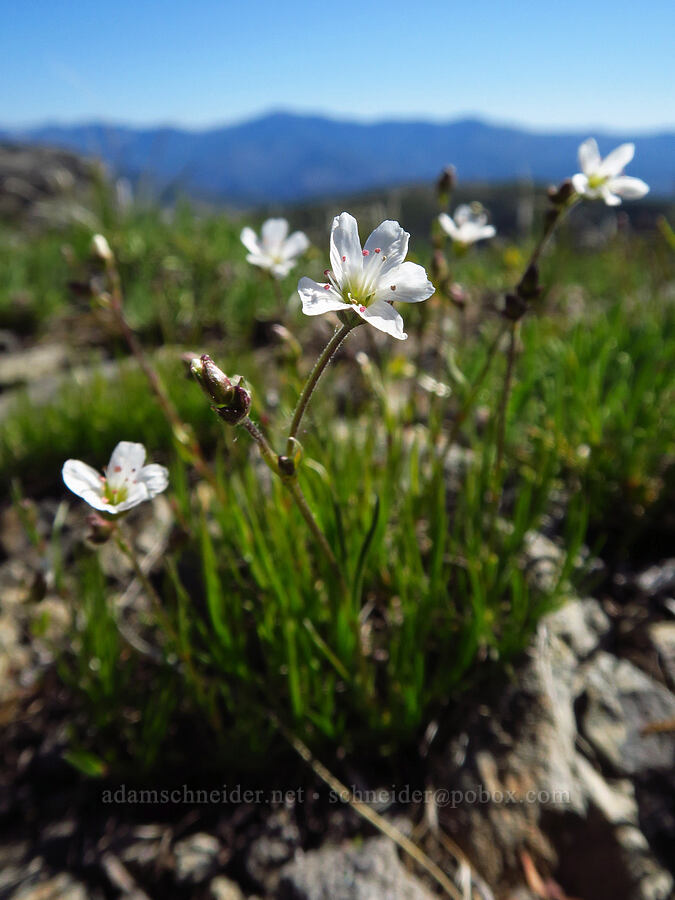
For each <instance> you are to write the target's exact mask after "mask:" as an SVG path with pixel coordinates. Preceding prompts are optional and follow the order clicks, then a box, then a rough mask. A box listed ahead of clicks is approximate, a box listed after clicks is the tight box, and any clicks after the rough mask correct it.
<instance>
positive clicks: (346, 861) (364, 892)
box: [277, 838, 432, 900]
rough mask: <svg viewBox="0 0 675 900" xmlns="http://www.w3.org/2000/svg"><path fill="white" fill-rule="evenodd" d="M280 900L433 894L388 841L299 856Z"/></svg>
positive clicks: (390, 899) (377, 899)
mask: <svg viewBox="0 0 675 900" xmlns="http://www.w3.org/2000/svg"><path fill="white" fill-rule="evenodd" d="M277 897H278V898H279V900H431V898H432V895H431V894H430V893H429V891H428V890H427V889H426V888H425V887H424V885H422V883H421V882H419V881H418V880H417V879H416V878H414V877H413V876H412V875H410V874H408V872H407V871H406V870H405V868H404V867H403V865H402V864H401V862H400V860H399V858H398V855H397V853H396V849H395V847H394V845H393V844H392V842H391V841H390V840H388V839H387V838H370V839H368V840H366V841H364V842H363V844H361V845H360V846H356V845H354V844H346V845H344V846H340V847H335V846H333V847H331V846H325V847H322V848H321V849H320V850H312V851H310V852H309V853H302V852H299V853H298V854H297V855H296V858H295V859H294V860H293V862H292V863H289V864H288V865H287V866H285V867H284V869H283V870H282V874H281V881H280V883H279V890H278V893H277Z"/></svg>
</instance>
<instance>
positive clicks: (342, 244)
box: [330, 212, 363, 285]
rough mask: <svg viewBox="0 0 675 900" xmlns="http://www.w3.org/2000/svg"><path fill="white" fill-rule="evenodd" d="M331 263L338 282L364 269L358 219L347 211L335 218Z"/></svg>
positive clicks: (331, 240)
mask: <svg viewBox="0 0 675 900" xmlns="http://www.w3.org/2000/svg"><path fill="white" fill-rule="evenodd" d="M330 264H331V268H332V269H333V274H334V275H335V278H336V279H337V281H338V283H339V284H340V285H342V283H343V282H344V281H346V280H348V279H349V278H350V277H352V276H353V275H356V276H358V275H359V274H360V273H361V272H362V271H363V253H362V251H361V241H360V240H359V228H358V225H357V224H356V219H355V218H354V216H351V215H350V214H349V213H347V212H343V213H340V215H339V216H335V218H334V219H333V228H332V231H331V233H330Z"/></svg>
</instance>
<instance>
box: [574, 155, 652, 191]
mask: <svg viewBox="0 0 675 900" xmlns="http://www.w3.org/2000/svg"><path fill="white" fill-rule="evenodd" d="M634 154H635V144H621V146H620V147H617V148H616V150H612V152H611V153H610V154H609V156H606V157H605V158H604V159H602V158H601V156H600V152H599V151H598V145H597V143H596V140H595V138H589V139H588V140H587V141H584V142H583V144H581V146H580V147H579V165H580V166H581V172H580V173H578V174H577V175H574V176H572V184H573V185H574V190H575V191H576V192H577V194H580V195H581V196H582V197H588V199H589V200H595V199H597V198H602V199H603V200H604V201H605V203H606V204H607V206H618V205H619V204H620V203H621V198H622V197H625V198H626V200H639V199H640V197H644V195H645V194H646V193H647V192H648V191H649V185H647V184H645V183H644V181H642V179H641V178H631V177H630V176H629V175H623V174H622V172H623V170H624V168H625V167H626V166H627V165H628V163H629V162H630V161H631V159H632V158H633V155H634Z"/></svg>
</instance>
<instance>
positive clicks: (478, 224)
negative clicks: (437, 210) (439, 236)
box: [438, 203, 497, 247]
mask: <svg viewBox="0 0 675 900" xmlns="http://www.w3.org/2000/svg"><path fill="white" fill-rule="evenodd" d="M487 220H488V217H487V214H486V213H485V212H484V210H483V207H482V206H481V205H480V204H479V203H477V204H472V205H471V206H469V205H467V204H466V203H465V204H463V205H462V206H458V207H457V209H456V210H455V218H454V219H451V218H450V216H449V215H448V214H447V213H444V212H443V213H441V214H440V215H439V217H438V221H439V222H440V225H441V228H442V229H443V231H444V232H445V233H446V234H447V235H449V236H450V237H451V238H452V240H453V241H455V243H456V244H463V245H464V246H465V247H468V245H469V244H475V243H476V241H484V240H486V239H487V238H491V237H494V236H495V234H497V231H496V230H495V228H494V226H493V225H488V224H487Z"/></svg>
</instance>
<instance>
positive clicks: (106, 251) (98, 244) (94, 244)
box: [91, 234, 114, 263]
mask: <svg viewBox="0 0 675 900" xmlns="http://www.w3.org/2000/svg"><path fill="white" fill-rule="evenodd" d="M91 252H92V253H93V254H94V256H98V258H99V259H102V260H103V262H106V263H109V262H112V261H113V259H114V257H113V252H112V250H111V249H110V244H109V243H108V242H107V240H106V239H105V238H104V237H103V235H102V234H95V235H94V236H93V238H92V239H91Z"/></svg>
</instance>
